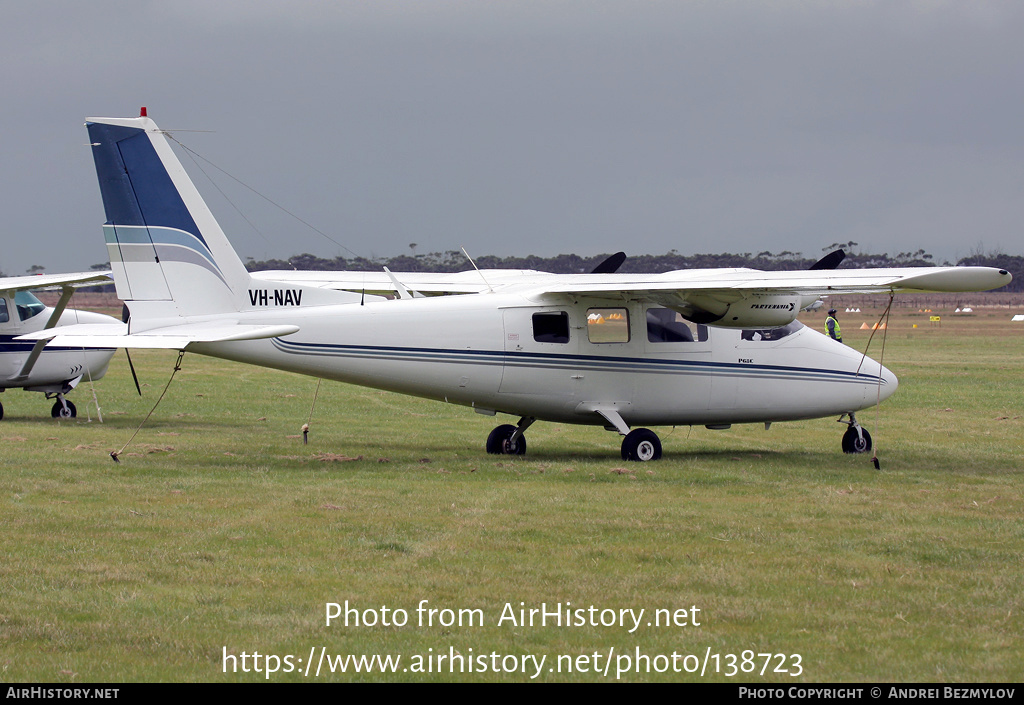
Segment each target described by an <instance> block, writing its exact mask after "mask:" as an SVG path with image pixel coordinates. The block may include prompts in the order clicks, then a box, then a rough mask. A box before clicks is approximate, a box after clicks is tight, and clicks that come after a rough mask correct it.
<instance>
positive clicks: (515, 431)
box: [487, 416, 535, 455]
mask: <svg viewBox="0 0 1024 705" xmlns="http://www.w3.org/2000/svg"><path fill="white" fill-rule="evenodd" d="M534 420H535V419H533V418H532V417H529V416H524V417H523V418H521V419H519V425H518V426H513V425H511V424H502V425H501V426H498V427H497V428H496V429H494V430H493V431H491V433H490V435H489V436H487V452H488V453H490V454H491V455H525V454H526V436H524V435H523V433H524V432H525V431H526V429H528V428H529V427H530V424H532V423H533V422H534Z"/></svg>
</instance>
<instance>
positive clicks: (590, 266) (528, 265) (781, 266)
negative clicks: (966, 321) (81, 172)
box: [245, 242, 1024, 292]
mask: <svg viewBox="0 0 1024 705" xmlns="http://www.w3.org/2000/svg"><path fill="white" fill-rule="evenodd" d="M856 246H857V243H855V242H848V243H834V244H833V245H831V246H829V247H827V248H823V252H832V251H833V250H837V249H843V250H845V251H846V259H845V260H843V263H842V264H841V265H840V268H841V269H863V268H866V267H932V266H937V265H939V264H940V263H937V262H935V261H934V257H932V255H930V254H928V253H927V252H925V251H924V250H917V251H916V252H900V253H898V254H897V255H895V256H893V255H889V254H887V253H885V254H869V253H864V252H859V251H857V249H856ZM609 255H610V253H606V254H600V255H594V256H592V257H581V256H579V255H572V254H563V255H556V256H554V257H538V256H536V255H528V256H526V257H496V256H494V255H483V256H481V257H478V258H476V264H477V266H478V267H480V268H481V269H536V270H539V271H543V272H553V273H556V274H576V273H584V272H591V271H593V270H594V268H595V267H597V266H598V265H599V264H600V263H601V262H603V261H604V260H605V259H606V258H607V257H609ZM817 259H818V258H809V257H804V256H803V255H802V253H799V252H790V251H788V250H787V251H783V252H778V253H772V252H768V251H765V252H758V253H756V254H754V253H750V252H743V253H735V254H734V253H723V254H697V255H683V254H680V253H679V252H677V251H676V250H669V251H668V252H667V253H666V254H663V255H630V256H628V257H627V258H626V261H625V262H624V263H623V264H622V266H621V267H620V268H619V270H618V271H619V272H623V273H643V272H669V271H672V270H676V269H713V268H720V267H748V268H750V269H763V270H799V269H808V268H809V267H810V266H811V265H812V264H814V263H815V262H816V261H817ZM952 264H956V265H962V266H965V265H978V266H986V267H998V268H1000V269H1006V270H1008V271H1009V272H1010V273H1012V274H1013V282H1011V283H1010V285H1009V286H1007V287H1004V288H1003V289H1000V291H1005V292H1019V291H1024V257H1022V256H1020V255H1005V254H1000V253H988V254H981V253H978V254H972V255H970V256H968V257H963V258H961V259H959V260H957V261H956V262H955V263H951V262H942V263H941V265H943V266H950V265H952ZM245 266H246V267H247V268H248V270H249V271H250V272H256V271H262V270H267V269H295V270H300V271H301V270H314V271H339V270H348V271H356V272H379V271H381V269H383V268H384V267H387V268H388V269H390V270H391V271H393V272H462V271H465V270H468V269H472V267H473V265H471V264H470V263H469V261H468V260H467V259H466V256H465V255H464V254H462V252H459V251H456V250H449V251H447V252H431V253H429V254H409V255H399V256H397V257H381V258H375V259H367V258H365V257H353V258H345V257H335V258H333V259H332V258H322V257H316V256H314V255H311V254H301V255H295V256H294V257H291V258H289V259H287V260H281V259H270V260H265V261H262V262H257V261H255V260H253V259H252V258H250V259H249V261H248V262H246V265H245Z"/></svg>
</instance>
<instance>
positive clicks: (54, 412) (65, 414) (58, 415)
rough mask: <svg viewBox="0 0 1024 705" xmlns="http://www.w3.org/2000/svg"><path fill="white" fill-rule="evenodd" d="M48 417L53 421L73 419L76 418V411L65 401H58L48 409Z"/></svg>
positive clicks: (72, 405) (73, 406)
mask: <svg viewBox="0 0 1024 705" xmlns="http://www.w3.org/2000/svg"><path fill="white" fill-rule="evenodd" d="M50 416H52V417H53V418H55V419H73V418H75V417H76V416H78V409H76V408H75V405H74V404H72V403H71V402H69V401H68V400H67V399H58V400H57V401H55V402H54V403H53V408H52V409H50Z"/></svg>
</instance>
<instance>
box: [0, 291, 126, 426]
mask: <svg viewBox="0 0 1024 705" xmlns="http://www.w3.org/2000/svg"><path fill="white" fill-rule="evenodd" d="M109 275H110V272H82V273H77V274H44V275H39V276H26V277H2V278H0V392H3V391H5V390H6V389H8V388H14V387H21V388H24V389H25V390H27V391H30V392H43V393H44V394H45V395H46V398H47V399H52V398H54V397H56V398H57V401H55V402H54V403H53V408H52V409H51V411H50V413H51V415H52V416H53V417H54V418H65V419H66V418H72V417H74V416H76V415H77V413H78V411H77V409H75V405H74V404H72V403H71V402H70V401H68V400H67V399H65V398H64V395H65V394H67V393H68V392H70V391H71V390H72V389H74V388H75V387H76V386H77V385H78V383H79V382H81V381H82V380H83V379H92V380H97V379H99V378H100V377H102V376H103V375H104V374H106V372H107V366H108V365H109V364H110V358H112V357H113V356H114V352H115V347H116V346H113V345H111V346H107V348H106V349H99V350H86V349H83V348H81V347H75V348H68V347H62V346H57V345H54V344H50V345H47V344H46V341H45V340H38V341H36V342H35V343H33V342H32V341H26V340H20V339H18V336H22V335H24V334H26V333H31V332H36V331H45V330H52V329H54V328H55V327H56V326H67V325H72V324H87V325H96V324H106V323H116V322H117V319H116V318H111V317H110V316H104V315H103V314H101V313H92V312H90V311H76V310H74V309H67V308H66V307H67V304H68V301H69V300H70V299H71V295H72V294H73V293H74V291H75V287H77V286H89V285H91V284H99V283H104V282H106V283H110V276H109ZM58 286H59V287H61V289H62V294H61V297H60V301H59V302H58V303H57V305H56V306H55V307H53V308H51V307H49V306H45V305H44V304H43V303H42V302H41V301H40V300H39V299H37V298H36V297H35V295H33V294H32V292H31V291H29V290H30V289H43V288H49V287H58ZM44 346H45V347H44ZM3 417H4V407H3V404H0V419H2V418H3Z"/></svg>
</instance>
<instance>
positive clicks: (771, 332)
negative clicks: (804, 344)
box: [740, 321, 804, 342]
mask: <svg viewBox="0 0 1024 705" xmlns="http://www.w3.org/2000/svg"><path fill="white" fill-rule="evenodd" d="M803 327H804V324H803V323H801V322H800V321H793V322H792V323H787V324H786V325H784V326H782V327H780V328H755V329H745V330H744V331H743V332H742V333H741V334H740V338H742V339H743V340H750V341H753V342H759V341H762V340H763V341H770V340H782V339H783V338H785V337H786V336H789V335H793V334H794V333H796V332H797V331H798V330H800V329H801V328H803Z"/></svg>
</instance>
